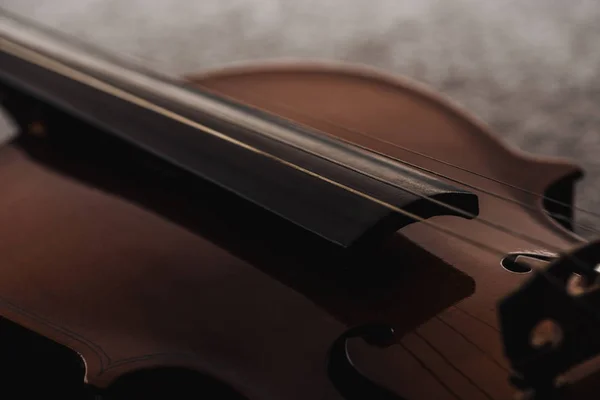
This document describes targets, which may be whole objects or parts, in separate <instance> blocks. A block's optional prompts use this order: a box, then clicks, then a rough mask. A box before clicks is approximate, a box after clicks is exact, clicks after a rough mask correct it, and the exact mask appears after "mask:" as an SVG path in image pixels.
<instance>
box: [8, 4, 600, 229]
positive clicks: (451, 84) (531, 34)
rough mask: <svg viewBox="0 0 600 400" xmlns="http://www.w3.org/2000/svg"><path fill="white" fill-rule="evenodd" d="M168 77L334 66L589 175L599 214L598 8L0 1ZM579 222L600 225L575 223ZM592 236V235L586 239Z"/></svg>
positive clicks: (583, 194)
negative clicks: (448, 107)
mask: <svg viewBox="0 0 600 400" xmlns="http://www.w3.org/2000/svg"><path fill="white" fill-rule="evenodd" d="M0 5H2V7H4V8H6V9H8V10H10V11H13V12H16V13H19V14H21V15H24V16H27V17H30V18H33V19H35V20H37V21H39V22H41V23H43V24H45V25H48V26H51V27H55V28H58V29H59V30H61V31H63V32H66V33H69V34H73V35H76V36H78V37H79V38H81V39H83V40H87V41H90V42H93V43H95V44H98V45H100V46H102V47H104V48H107V49H109V50H112V51H115V52H117V53H121V54H125V55H129V56H134V57H135V58H138V59H140V60H142V61H143V62H144V63H145V64H146V65H148V66H150V67H151V68H154V69H156V70H159V71H163V72H167V73H170V74H184V73H189V72H198V71H201V70H206V69H210V68H215V67H220V66H224V65H227V64H229V63H235V62H240V61H244V60H257V59H265V58H281V57H287V58H289V57H292V58H309V59H334V60H344V61H349V62H353V63H363V64H368V65H371V66H375V67H379V68H382V69H384V70H386V71H389V72H392V73H395V74H402V75H405V76H408V77H411V78H413V79H416V80H418V81H420V82H422V83H426V84H428V85H430V86H432V87H433V88H434V89H436V90H438V91H440V92H443V93H444V94H446V95H447V96H449V97H451V98H452V99H453V100H454V101H455V102H457V103H458V104H460V105H461V106H463V107H464V108H466V109H467V110H470V111H471V112H472V113H474V114H475V115H476V116H478V117H479V118H480V119H483V120H484V121H485V122H486V123H488V124H489V125H491V126H492V128H493V130H494V131H495V132H496V133H497V135H499V136H500V137H501V138H503V139H504V140H505V141H507V142H508V143H510V144H511V145H513V146H516V147H519V148H521V149H524V150H527V151H530V152H533V153H538V154H547V155H556V156H563V157H568V158H572V159H575V162H577V163H579V164H580V165H582V166H583V167H584V169H585V170H586V171H587V175H586V178H585V180H584V181H582V182H581V183H580V184H579V187H578V194H577V196H578V199H577V205H578V206H579V207H583V208H585V209H588V210H591V211H594V212H596V213H600V110H599V105H600V47H599V45H598V43H600V23H599V22H600V4H599V3H598V2H597V0H573V1H565V0H528V1H514V0H513V1H510V0H493V1H492V0H487V1H485V0H453V1H448V0H406V1H403V0H369V1H366V0H295V1H294V0H199V1H191V0H52V1H43V0H0ZM578 221H579V222H581V223H584V224H586V225H595V226H599V225H600V223H599V222H598V219H597V218H594V217H591V216H589V215H585V214H582V213H578ZM582 233H583V232H582Z"/></svg>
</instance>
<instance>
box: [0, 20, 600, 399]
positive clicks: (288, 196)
mask: <svg viewBox="0 0 600 400" xmlns="http://www.w3.org/2000/svg"><path fill="white" fill-rule="evenodd" d="M0 93H1V99H2V106H3V109H4V110H5V112H6V113H7V114H8V115H9V116H10V118H11V119H12V120H13V121H14V123H15V125H16V126H17V127H18V133H17V135H15V137H14V138H12V139H11V140H10V141H9V142H7V143H5V144H3V145H2V146H1V147H0V185H1V187H2V196H0V221H1V224H0V317H1V320H0V338H1V339H2V340H1V341H0V343H1V344H0V348H1V350H0V351H1V353H0V354H2V365H3V366H2V370H1V371H2V374H1V375H0V376H1V377H2V378H1V379H2V387H3V390H7V391H8V390H11V391H15V392H14V393H19V394H18V396H17V395H16V394H13V395H10V396H8V397H9V398H38V397H36V396H39V398H41V397H42V396H44V397H45V398H46V397H50V398H61V399H69V398H74V399H75V398H77V399H138V398H139V399H148V398H169V399H188V398H190V399H191V398H194V399H199V398H212V399H249V400H280V399H289V400H293V399H298V400H306V399H331V400H334V399H335V400H420V399H438V400H446V399H453V400H456V399H458V400H476V399H488V400H489V399H494V400H496V399H497V400H500V399H514V398H529V399H591V398H595V396H596V391H597V389H598V384H599V383H600V372H599V371H600V362H599V361H598V358H597V356H598V353H599V352H600V316H599V311H600V297H599V296H600V293H599V291H598V288H597V285H596V283H597V276H598V270H599V268H598V266H599V265H600V248H599V243H600V242H598V241H595V240H587V239H584V238H582V237H580V236H578V235H576V234H575V233H574V229H575V228H576V227H577V222H576V221H575V213H576V211H580V212H587V213H590V214H593V213H592V212H589V211H585V210H580V209H577V208H576V207H575V206H574V187H575V184H576V182H577V180H578V179H579V178H580V177H581V176H582V174H583V171H582V170H581V169H580V168H579V167H578V166H577V165H575V164H573V163H571V162H569V161H566V160H563V159H558V158H549V157H539V156H533V155H531V154H527V153H524V152H521V151H517V150H514V149H512V148H509V147H507V146H506V145H505V144H503V143H502V142H500V141H499V140H498V139H497V138H496V137H495V136H494V135H493V134H492V133H491V132H490V130H489V128H488V127H486V126H485V125H484V124H483V123H482V122H480V121H478V120H477V119H475V118H474V117H473V116H472V115H470V114H469V113H467V112H465V111H464V110H462V109H460V108H458V107H457V106H456V105H454V104H453V103H452V102H451V101H449V100H447V99H445V98H443V97H442V96H440V95H439V94H437V93H435V92H433V91H432V90H429V89H427V88H425V87H423V86H421V85H419V84H416V83H414V82H411V81H409V80H407V79H404V78H401V77H396V76H390V75H389V74H387V73H384V72H380V71H377V70H373V69H371V68H367V67H363V66H354V65H346V64H336V63H322V62H312V63H310V62H302V63H292V62H287V63H277V62H271V63H264V64H252V65H250V64H249V65H244V66H237V67H228V68H223V69H220V70H217V71H213V72H208V73H202V74H196V75H190V76H186V77H184V78H183V79H174V78H172V77H167V76H163V75H161V74H158V73H156V72H154V71H148V70H146V69H145V68H143V67H140V66H138V65H132V64H130V63H127V62H124V61H122V60H118V59H116V58H115V57H114V56H112V55H108V54H105V53H103V52H102V51H100V50H97V49H93V48H91V47H90V46H84V45H82V44H81V43H79V42H78V41H76V40H74V39H72V38H66V37H64V36H61V35H59V34H56V33H55V32H50V31H48V30H46V29H45V28H41V27H38V26H34V25H32V24H31V23H29V22H28V21H25V20H23V19H21V18H20V17H16V16H14V15H11V14H9V13H7V12H4V11H3V12H2V14H1V15H0ZM584 228H586V229H588V230H590V231H591V232H594V233H595V232H596V231H594V229H593V228H591V227H584ZM11 396H12V397H11Z"/></svg>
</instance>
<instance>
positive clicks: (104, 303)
mask: <svg viewBox="0 0 600 400" xmlns="http://www.w3.org/2000/svg"><path fill="white" fill-rule="evenodd" d="M194 81H195V82H196V83H197V84H199V85H202V86H203V87H206V88H209V89H211V90H213V91H216V92H218V93H221V94H226V95H229V96H232V97H235V98H237V99H240V100H242V101H245V102H247V103H250V104H253V105H257V106H259V107H261V108H264V109H267V110H271V111H273V112H275V113H277V114H280V115H284V116H286V117H289V118H291V119H293V120H295V121H298V122H301V123H305V124H307V125H310V126H312V127H315V128H317V129H320V130H323V131H326V132H327V133H329V134H333V135H336V136H340V137H343V138H345V139H347V140H350V141H353V142H356V143H359V144H361V145H364V146H366V147H369V148H372V149H374V150H377V151H380V152H383V153H386V154H389V155H391V156H393V157H397V158H400V159H402V160H406V161H408V162H411V163H414V164H417V165H420V166H423V167H426V168H429V169H432V170H435V171H438V172H441V173H444V174H446V175H448V176H450V177H452V178H456V179H460V180H462V181H464V182H467V183H469V184H471V185H477V186H479V187H482V188H485V189H487V190H490V191H493V192H495V193H498V194H500V195H502V196H507V197H510V198H513V199H516V200H518V201H522V202H525V203H526V204H529V205H530V206H535V207H539V206H540V199H539V198H537V197H535V196H531V195H527V194H524V193H523V192H520V191H517V190H515V189H511V188H509V187H507V186H503V185H500V184H498V183H496V182H493V181H490V180H486V179H483V178H481V177H477V176H474V175H472V174H469V173H466V172H464V171H460V170H456V169H453V168H449V167H448V166H444V165H442V164H439V163H437V162H434V161H432V160H429V159H425V158H423V157H419V156H416V155H415V154H411V153H407V152H405V151H402V150H401V149H398V148H395V147H394V146H393V145H392V144H390V143H397V144H400V145H402V146H405V147H409V148H411V149H412V150H415V151H419V152H422V153H426V154H428V155H429V156H432V157H435V158H439V159H442V160H444V161H447V162H451V163H454V164H458V165H460V166H461V167H463V168H466V169H469V170H474V171H477V172H478V173H480V174H483V175H486V176H490V177H493V178H495V179H498V180H501V181H506V182H510V183H511V184H512V185H516V186H519V187H523V188H525V189H527V190H530V191H534V192H536V193H542V192H543V191H544V189H545V188H546V187H547V186H548V185H549V184H550V183H552V182H554V181H555V180H557V179H559V178H562V177H565V176H569V175H571V174H573V173H575V172H577V168H576V167H575V166H573V165H571V164H569V163H566V162H563V161H561V160H550V159H537V158H533V157H529V156H527V155H525V154H521V153H518V152H515V151H512V150H508V149H507V148H506V147H504V146H503V145H502V144H501V143H499V142H498V141H497V140H496V139H494V138H493V137H492V136H491V135H490V134H489V133H488V132H487V131H486V130H485V128H484V127H482V126H481V125H480V124H478V123H476V122H473V121H472V120H471V119H470V118H467V117H465V116H464V114H462V113H461V112H459V111H457V110H456V109H454V108H452V107H449V106H448V105H446V104H445V102H443V101H440V100H439V99H438V98H437V97H434V96H431V95H429V94H427V93H424V92H422V91H421V90H420V89H416V88H413V87H412V86H411V85H407V84H406V83H404V82H401V81H398V80H395V79H392V78H388V77H384V76H380V75H378V74H376V73H371V72H368V71H360V70H353V69H345V68H339V67H336V66H322V65H318V66H317V65H315V66H310V65H306V66H298V65H295V66H289V67H285V66H281V67H280V66H272V67H261V68H258V67H256V68H247V69H236V70H230V71H225V72H220V73H216V74H213V75H209V76H207V77H199V78H194ZM345 127H347V128H351V129H352V130H348V129H345ZM356 131H360V132H363V133H367V134H369V135H372V136H374V137H376V138H378V139H383V140H385V141H387V142H381V141H378V140H375V139H369V138H366V137H365V136H363V135H361V134H357V133H356ZM115 179H119V178H118V177H115ZM0 185H2V186H1V187H2V189H3V195H2V196H1V197H0V221H2V229H0V250H1V251H2V254H3V255H4V258H3V260H4V264H3V265H2V275H1V279H0V294H1V296H2V299H3V301H2V302H0V314H2V315H4V316H6V317H7V318H10V319H12V320H14V321H16V322H18V323H20V324H22V325H24V326H26V327H29V328H31V329H33V330H35V331H37V332H40V333H42V334H44V335H46V336H48V337H50V338H52V339H53V340H56V341H57V342H59V343H63V344H66V345H68V346H69V347H71V348H72V349H74V350H76V351H78V352H79V353H80V354H81V355H82V356H83V358H84V359H85V361H86V365H87V379H88V381H89V382H90V383H92V384H94V385H98V386H106V385H108V384H109V383H110V382H111V381H112V380H114V379H115V378H116V377H118V376H120V375H122V374H124V373H126V372H128V371H133V370H136V369H139V368H143V367H148V366H155V365H171V366H187V367H191V368H194V369H197V370H199V371H202V372H204V373H207V374H209V375H211V376H214V377H216V378H218V379H219V380H222V381H224V382H226V383H227V384H229V385H231V386H233V387H234V388H236V389H237V390H238V391H239V392H241V393H243V394H244V395H246V396H247V397H249V398H251V399H257V400H263V399H282V398H285V399H306V398H319V399H337V398H339V395H338V394H337V392H336V391H335V389H334V388H333V387H332V386H331V384H330V383H329V381H328V380H327V377H326V375H325V363H326V355H327V350H328V347H329V345H330V344H331V343H332V342H333V340H335V338H336V337H337V336H338V335H339V334H341V333H342V332H343V331H344V330H345V329H346V326H345V325H346V324H348V323H357V322H364V321H366V320H368V319H369V316H368V315H367V313H366V312H365V310H364V309H363V310H359V311H356V312H355V311H354V310H346V315H340V314H339V313H335V312H332V310H336V309H337V310H341V309H344V307H345V308H348V307H349V306H350V304H351V303H350V302H349V301H348V299H346V300H344V301H345V302H344V301H341V300H340V299H338V298H335V295H331V296H330V297H331V298H327V296H326V292H325V291H323V292H321V293H317V294H315V293H308V294H307V293H305V291H304V290H302V287H301V286H299V287H295V288H294V289H291V288H290V286H292V287H293V285H290V283H289V282H286V283H285V284H284V283H282V282H281V281H280V280H278V279H275V278H274V277H273V275H271V274H267V273H265V272H264V271H263V270H261V269H259V268H256V266H253V265H250V264H249V263H248V262H246V261H243V260H242V259H240V258H239V257H236V256H234V255H232V254H230V253H228V252H226V251H225V250H224V249H222V248H219V247H218V246H217V245H215V244H214V243H211V242H209V241H208V240H206V239H203V238H200V237H198V236H196V235H194V234H192V233H191V232H190V231H188V230H186V229H184V228H182V227H179V226H177V225H175V224H174V223H173V222H170V221H169V220H167V219H166V218H164V217H161V216H159V215H157V214H156V213H155V212H152V211H150V210H148V209H145V208H142V207H140V206H139V205H137V204H135V203H133V202H131V201H128V200H125V199H123V198H120V197H118V196H115V195H114V194H109V193H106V192H103V191H100V190H98V189H95V188H93V187H91V186H90V185H86V184H82V183H81V182H78V181H76V180H74V179H72V178H68V177H65V176H63V175H61V174H59V173H57V172H55V171H52V170H50V169H49V168H47V167H45V166H42V165H41V164H39V163H38V162H36V161H34V160H32V159H30V158H29V157H28V156H27V155H26V154H24V153H23V152H22V151H21V150H19V149H16V148H14V147H11V146H9V147H6V148H4V149H2V150H1V151H0ZM479 195H480V217H481V218H484V219H487V220H490V221H493V222H495V223H499V224H505V225H507V226H508V227H510V228H511V229H514V230H516V231H519V232H521V233H523V234H526V235H531V236H533V237H535V238H537V239H538V240H542V241H545V242H548V243H550V244H551V245H552V247H556V248H561V249H564V248H569V247H571V246H573V245H574V244H576V243H578V242H579V240H578V239H576V238H575V237H574V236H572V235H571V234H569V233H568V232H566V231H565V230H563V229H562V228H561V227H559V226H558V224H556V223H555V222H553V221H551V220H550V219H548V217H546V216H545V215H544V214H543V213H542V212H541V210H540V211H531V210H528V209H525V208H523V207H519V206H518V205H515V204H513V203H510V202H506V201H502V200H499V199H497V198H494V197H491V196H489V195H485V194H483V193H479ZM199 207H201V205H199ZM432 221H435V222H436V223H438V224H441V225H443V226H445V227H448V228H451V229H452V230H454V231H455V232H458V233H460V234H462V235H465V236H468V237H470V238H473V239H476V240H480V241H483V242H485V243H487V244H490V245H493V246H495V247H498V248H500V249H502V250H503V251H505V252H507V253H508V252H513V251H522V250H540V249H539V248H538V247H536V246H532V245H531V244H529V243H527V242H525V241H524V240H522V239H518V238H516V237H513V236H510V235H508V234H506V233H501V232H498V231H496V230H494V229H492V228H490V227H488V226H485V225H483V224H481V223H479V222H478V221H477V220H466V219H463V218H457V217H435V218H433V219H432ZM256 229H257V230H260V227H257V228H256ZM403 236H404V237H406V238H408V239H410V240H411V241H412V242H414V243H415V244H417V245H418V246H421V247H422V248H423V249H425V250H426V251H427V252H430V253H431V254H433V255H434V256H436V257H438V258H439V259H441V260H444V261H445V262H442V261H440V260H438V259H436V258H435V257H432V256H430V255H428V254H426V253H423V252H422V251H421V252H420V251H419V250H418V249H414V246H413V245H411V244H410V243H409V242H406V241H405V240H404V239H403ZM247 240H248V241H251V240H252V238H251V237H248V238H247ZM387 247H388V248H390V247H391V250H390V254H393V256H390V257H388V258H385V260H386V262H389V261H393V260H397V264H398V266H397V267H398V269H402V270H403V271H405V272H403V274H404V275H403V276H402V274H401V275H400V277H399V278H398V280H397V281H394V282H393V284H394V285H395V286H393V285H392V287H394V288H395V289H396V290H395V291H390V292H389V293H393V294H394V295H393V296H391V298H390V299H388V301H387V302H381V304H380V303H377V302H374V303H373V304H379V305H380V306H382V307H383V308H384V309H385V312H379V314H378V313H377V312H376V313H375V315H377V316H378V317H379V318H385V319H388V320H390V321H391V322H392V323H393V324H394V325H396V326H397V327H398V328H399V330H400V331H401V332H402V331H404V330H406V329H408V328H407V327H408V326H411V324H407V323H406V322H404V325H405V326H403V321H411V323H413V325H414V324H416V323H417V321H418V323H419V324H420V325H419V326H418V327H416V329H411V331H410V332H408V333H406V334H405V335H404V337H402V338H401V340H400V341H399V343H398V345H395V346H392V347H390V348H387V349H384V350H378V349H375V348H372V347H369V346H367V345H364V344H360V343H356V346H352V348H351V352H352V355H353V357H354V358H355V360H356V364H357V365H358V366H359V367H360V368H361V369H362V370H364V371H365V372H366V373H367V374H368V375H369V376H371V377H372V378H373V379H375V380H376V381H378V382H380V383H382V384H384V385H385V386H387V387H389V388H392V389H393V390H395V391H396V392H397V393H398V394H400V395H402V396H404V397H406V398H407V399H409V400H418V399H434V398H435V399H508V398H511V396H512V395H513V393H514V390H513V388H512V387H510V385H509V383H508V380H507V378H508V375H509V370H508V365H507V362H506V360H505V358H504V356H503V354H502V348H501V342H500V335H499V332H498V324H497V318H496V310H495V307H496V302H497V301H498V299H500V298H501V297H502V296H504V295H505V294H507V293H508V292H509V291H511V290H512V289H514V288H516V287H517V286H518V285H519V283H521V282H523V280H524V279H527V278H528V275H517V274H513V273H511V272H508V271H506V270H505V269H503V268H502V267H501V266H500V258H499V256H498V255H495V254H490V253H488V252H485V251H484V250H482V249H480V248H477V247H474V246H471V245H467V244H464V243H462V242H460V241H458V240H457V239H454V238H450V237H447V236H445V235H443V234H442V233H440V232H436V231H434V230H432V229H431V228H430V227H427V226H426V225H424V224H414V225H412V226H409V227H407V228H405V229H403V230H402V231H401V232H400V235H398V236H397V238H395V239H394V240H392V241H391V242H390V243H389V244H388V245H387ZM548 250H551V249H548ZM394 257H396V258H394ZM403 261H404V263H403ZM453 267H454V268H456V270H457V271H460V272H456V270H455V269H454V268H453ZM334 283H335V282H332V283H331V284H332V287H333V286H334ZM473 283H474V287H473ZM444 288H445V290H446V292H444ZM388 290H389V287H388ZM473 291H474V293H472V292H473ZM332 293H334V294H335V293H336V292H335V291H334V292H332ZM470 294H472V295H470ZM468 295H470V296H469V297H468V298H466V299H464V300H462V301H460V302H456V301H457V300H458V299H460V298H463V297H465V296H468ZM366 301H368V299H367V300H366ZM453 303H454V304H453ZM331 304H333V306H330V307H329V306H328V305H331ZM335 304H337V306H335ZM340 304H341V306H340ZM336 307H337V308H336ZM385 307H387V308H385ZM432 310H437V311H435V313H437V315H431V313H432ZM375 311H377V310H375ZM334 315H335V316H334ZM404 317H406V318H404ZM423 320H427V321H426V322H424V323H421V321H423ZM411 328H412V326H411Z"/></svg>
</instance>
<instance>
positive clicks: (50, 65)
mask: <svg viewBox="0 0 600 400" xmlns="http://www.w3.org/2000/svg"><path fill="white" fill-rule="evenodd" d="M0 43H2V44H3V45H2V46H1V48H2V49H3V50H4V51H5V52H7V53H10V54H12V55H14V56H16V57H18V58H21V59H23V60H26V61H28V62H30V63H33V64H35V65H38V66H39V67H42V68H45V69H48V70H51V71H53V72H55V73H57V74H59V75H63V76H65V77H67V78H69V79H72V80H75V81H78V82H80V83H82V84H85V85H87V86H90V87H93V88H95V89H97V90H99V91H103V92H105V93H108V94H110V95H112V96H114V97H117V98H120V99H122V100H124V101H127V102H130V103H133V104H136V105H138V106H140V107H142V108H145V109H148V110H150V111H153V112H156V113H158V114H161V115H163V116H165V117H167V118H170V119H173V120H177V121H178V122H180V123H182V124H186V125H188V126H191V127H193V128H195V129H196V130H198V131H200V132H204V133H205V134H210V135H213V136H215V137H218V138H220V139H222V140H226V141H228V142H230V143H232V144H235V145H238V146H241V147H243V148H245V149H247V150H249V151H253V152H255V153H258V154H261V155H262V156H265V157H267V158H270V159H272V160H274V161H277V162H279V163H281V164H283V165H285V166H287V167H290V168H294V169H296V170H298V171H300V172H303V173H305V174H308V175H310V176H312V177H314V178H317V179H320V180H323V181H325V182H327V183H329V184H332V185H334V186H336V187H339V188H340V189H343V190H346V191H348V192H350V193H353V194H355V195H358V196H360V197H363V198H365V199H367V200H369V201H372V202H374V203H377V204H379V205H381V206H383V207H386V208H388V209H390V210H392V211H394V212H397V213H398V214H401V215H404V216H406V217H409V218H411V219H413V220H415V221H419V222H421V223H423V224H425V225H428V226H430V227H432V228H433V229H435V230H437V231H440V232H442V233H444V234H446V235H448V236H451V237H454V238H455V239H457V240H461V241H463V242H465V243H468V244H471V245H473V246H476V247H478V248H480V249H484V250H485V251H488V252H491V253H493V254H495V255H500V256H501V257H503V256H504V255H505V252H504V251H502V250H499V249H497V248H495V247H494V246H490V245H488V244H486V243H483V242H480V241H478V240H474V239H471V238H469V237H467V236H465V235H462V234H459V233H456V232H454V231H452V230H451V229H448V228H446V227H444V226H442V225H439V224H436V223H435V222H433V221H430V220H427V219H424V218H421V217H419V216H418V215H416V214H414V213H411V212H408V211H406V210H403V209H401V208H399V207H396V206H394V205H392V204H389V203H387V202H385V201H382V200H380V199H377V198H376V197H373V196H371V195H368V194H366V193H363V192H361V191H359V190H356V189H354V188H352V187H349V186H347V185H344V184H341V183H339V182H336V181H334V180H332V179H329V178H327V177H324V176H321V175H319V174H317V173H315V172H313V171H310V170H308V169H306V168H303V167H300V166H298V165H295V164H293V163H291V162H289V161H286V160H283V159H281V158H279V157H276V156H274V155H272V154H270V153H268V152H265V151H263V150H260V149H257V148H255V147H252V146H250V145H248V144H246V143H243V142H240V141H238V140H236V139H234V138H231V137H229V136H228V135H226V134H224V133H222V132H219V131H216V130H214V129H211V128H209V127H207V126H204V125H202V124H200V123H198V122H196V121H193V120H190V119H189V118H186V117H184V116H182V115H179V114H177V113H175V112H173V111H171V110H168V109H166V108H164V107H161V106H158V105H156V104H154V103H151V102H149V101H148V100H146V99H143V98H141V97H139V96H136V95H134V94H132V93H130V92H127V91H125V90H123V89H120V88H118V87H116V86H113V85H111V84H108V83H106V82H103V81H101V80H99V79H97V78H95V77H93V76H90V75H89V74H86V73H84V72H82V71H78V70H76V69H74V68H72V67H70V66H68V65H66V64H64V63H61V62H59V61H57V60H55V59H52V58H50V57H47V56H45V55H43V54H41V53H39V52H37V51H34V50H31V49H28V48H26V47H24V46H22V45H19V44H18V43H14V42H11V41H8V40H6V39H2V40H0ZM357 172H359V173H360V171H357ZM363 174H364V173H363ZM385 183H387V184H389V183H388V182H385ZM397 187H398V188H399V189H401V190H405V191H407V190H406V189H405V188H402V187H399V186H397ZM410 193H412V194H413V195H415V196H418V197H420V198H422V199H424V200H426V201H432V202H435V203H436V204H438V205H441V206H443V207H446V208H448V209H451V210H453V211H454V212H456V213H459V214H461V215H465V216H468V217H469V218H476V221H479V222H480V223H484V224H487V225H489V226H490V227H493V228H494V229H499V230H502V231H503V232H505V233H508V234H510V235H513V236H515V237H519V238H522V239H523V240H527V241H529V242H530V243H538V244H537V245H540V246H542V247H547V248H553V249H555V251H556V252H557V253H559V254H562V250H561V249H558V248H557V247H555V246H552V245H550V244H548V243H544V242H543V241H538V240H537V239H535V238H532V237H530V236H528V235H523V234H520V233H518V232H516V231H513V230H511V229H508V228H506V227H504V226H500V225H497V224H495V223H493V222H491V221H487V220H484V219H483V218H477V215H475V214H472V213H468V212H465V211H464V210H462V209H459V208H457V207H453V206H451V205H449V204H446V203H443V202H441V201H438V200H436V199H433V198H430V197H428V196H425V195H421V194H419V193H414V192H410ZM563 255H564V256H565V257H567V258H569V259H570V260H572V261H573V262H574V263H576V264H578V265H579V266H580V267H581V268H582V269H583V270H588V271H594V268H593V267H595V266H589V265H585V263H583V262H582V261H581V260H578V259H576V258H575V257H573V256H572V255H570V254H563ZM539 271H541V272H542V273H543V274H545V275H546V277H547V279H548V280H549V281H553V282H554V283H553V284H555V285H557V286H558V287H559V288H561V290H563V286H564V285H563V284H562V283H561V282H560V281H559V280H558V279H557V278H555V277H554V276H551V275H549V274H547V273H546V271H545V270H544V269H543V268H540V269H539ZM594 272H595V271H594ZM577 300H578V299H575V301H577Z"/></svg>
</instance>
